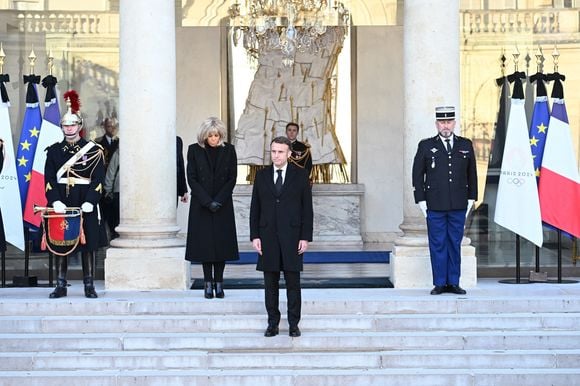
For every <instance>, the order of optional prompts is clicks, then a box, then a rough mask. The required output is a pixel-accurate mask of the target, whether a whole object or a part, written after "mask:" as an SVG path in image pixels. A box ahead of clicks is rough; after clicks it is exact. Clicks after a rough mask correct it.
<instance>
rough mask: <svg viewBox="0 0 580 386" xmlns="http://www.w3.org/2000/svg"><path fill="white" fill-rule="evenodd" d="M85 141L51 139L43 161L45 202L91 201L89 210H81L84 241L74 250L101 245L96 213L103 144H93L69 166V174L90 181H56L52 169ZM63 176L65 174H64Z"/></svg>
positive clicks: (102, 172)
mask: <svg viewBox="0 0 580 386" xmlns="http://www.w3.org/2000/svg"><path fill="white" fill-rule="evenodd" d="M86 144H87V141H86V140H85V139H83V138H81V139H79V140H78V141H77V142H76V143H74V144H69V143H68V142H67V141H66V140H64V141H62V142H59V143H55V144H53V145H51V146H49V147H48V148H47V154H46V163H45V165H44V181H45V194H46V200H47V201H48V204H49V205H50V206H52V204H53V203H54V202H55V201H62V202H63V203H64V204H65V205H66V206H67V207H80V206H81V205H82V204H83V203H85V202H90V203H91V204H93V205H94V209H93V211H92V212H90V213H84V212H83V230H84V233H85V239H86V244H84V245H79V247H78V248H77V250H81V251H85V252H92V251H96V250H97V249H98V248H99V247H100V246H103V244H104V240H103V238H102V229H101V226H104V223H102V224H101V222H100V220H99V216H98V211H99V206H98V205H97V204H98V203H99V200H100V199H101V195H102V193H103V184H104V181H105V164H104V154H103V148H102V147H101V146H100V145H98V144H95V145H94V146H93V147H92V148H91V149H90V150H89V151H88V152H87V153H86V154H85V155H84V156H83V157H82V158H81V159H79V160H78V161H77V162H76V163H75V164H74V165H73V166H72V167H71V176H72V175H76V176H79V177H82V178H85V179H88V180H90V184H88V185H82V184H72V185H69V186H68V189H67V184H64V183H61V182H59V181H57V178H56V173H57V171H58V169H60V167H61V166H62V165H64V164H65V163H66V162H67V161H68V160H69V159H70V158H71V157H72V156H74V155H75V154H76V153H78V152H79V151H80V150H81V149H82V148H83V147H84V146H85V145H86ZM65 176H66V174H65Z"/></svg>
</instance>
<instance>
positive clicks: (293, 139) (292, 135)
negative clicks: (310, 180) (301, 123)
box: [286, 122, 312, 176]
mask: <svg viewBox="0 0 580 386" xmlns="http://www.w3.org/2000/svg"><path fill="white" fill-rule="evenodd" d="M299 132H300V128H299V127H298V124H297V123H294V122H289V123H288V124H287V125H286V137H288V139H289V140H290V151H291V156H290V159H289V161H290V162H291V163H293V164H294V165H296V166H298V167H301V168H303V169H306V171H307V172H308V176H310V174H311V173H312V153H311V152H310V146H308V145H307V144H305V143H304V142H300V141H299V140H298V133H299Z"/></svg>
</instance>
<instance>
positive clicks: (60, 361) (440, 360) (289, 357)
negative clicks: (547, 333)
mask: <svg viewBox="0 0 580 386" xmlns="http://www.w3.org/2000/svg"><path fill="white" fill-rule="evenodd" d="M579 361H580V350H505V351H488V350H414V351H404V350H396V351H374V352H356V351H355V352H326V351H325V352H285V353H277V354H276V355H273V354H272V352H244V351H239V352H230V353H223V352H207V351H137V352H128V351H103V352H92V351H84V352H82V351H81V352H18V353H0V371H56V370H63V371H67V370H71V369H72V368H74V369H76V370H152V369H156V370H171V369H181V370H198V369H208V370H220V369H222V370H232V369H239V370H250V369H392V368H399V369H410V368H416V369H420V368H423V369H458V368H459V369H461V368H464V369H510V368H518V367H523V368H536V369H539V368H545V369H552V368H554V369H556V368H561V369H575V368H578V363H580V362H579Z"/></svg>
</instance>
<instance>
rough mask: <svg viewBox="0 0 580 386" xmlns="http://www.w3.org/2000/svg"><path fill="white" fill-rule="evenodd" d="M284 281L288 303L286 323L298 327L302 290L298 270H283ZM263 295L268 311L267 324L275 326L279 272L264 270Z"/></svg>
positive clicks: (277, 312) (277, 320) (276, 320)
mask: <svg viewBox="0 0 580 386" xmlns="http://www.w3.org/2000/svg"><path fill="white" fill-rule="evenodd" d="M284 280H285V281H286V300H287V303H288V325H289V326H290V327H291V328H292V327H298V323H299V322H300V312H301V311H300V310H301V307H302V292H301V290H300V272H299V271H284ZM264 287H265V291H264V297H265V301H266V311H267V312H268V325H269V326H277V325H278V324H279V323H280V308H279V303H280V301H279V300H280V299H279V298H280V272H279V271H278V272H267V271H264Z"/></svg>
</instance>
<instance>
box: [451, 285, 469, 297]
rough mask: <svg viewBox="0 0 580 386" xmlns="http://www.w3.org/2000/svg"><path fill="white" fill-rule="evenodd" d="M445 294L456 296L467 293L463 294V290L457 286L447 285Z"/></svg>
mask: <svg viewBox="0 0 580 386" xmlns="http://www.w3.org/2000/svg"><path fill="white" fill-rule="evenodd" d="M447 292H450V293H452V294H457V295H465V294H466V293H467V292H465V290H464V289H463V288H461V287H460V286H458V285H448V286H447Z"/></svg>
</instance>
